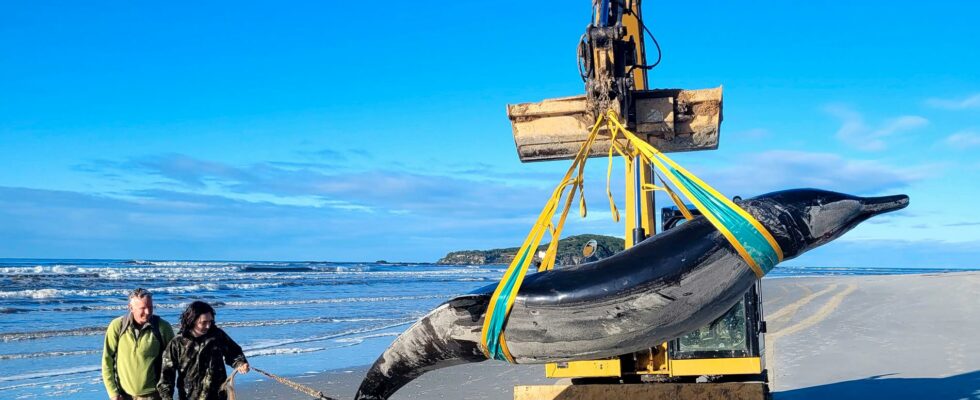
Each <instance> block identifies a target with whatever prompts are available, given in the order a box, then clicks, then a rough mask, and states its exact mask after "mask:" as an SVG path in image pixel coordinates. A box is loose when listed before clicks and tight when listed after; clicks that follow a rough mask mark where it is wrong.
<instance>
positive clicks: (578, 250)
mask: <svg viewBox="0 0 980 400" xmlns="http://www.w3.org/2000/svg"><path fill="white" fill-rule="evenodd" d="M592 239H595V241H596V242H598V243H599V248H598V249H596V254H595V256H594V257H595V258H599V259H601V258H606V257H609V256H611V255H613V254H616V253H618V252H620V251H623V246H624V241H623V239H620V238H617V237H612V236H604V235H577V236H569V237H567V238H564V239H561V240H559V241H558V255H557V257H556V260H555V263H556V264H557V265H573V264H579V263H581V262H582V259H583V258H584V257H582V246H585V243H587V242H588V241H589V240H592ZM547 248H548V244H547V243H545V244H542V245H541V246H538V251H544V250H546V249H547ZM518 249H519V248H517V247H509V248H506V249H491V250H462V251H453V252H450V253H449V254H446V256H445V257H443V258H441V259H439V261H437V262H436V263H437V264H469V265H483V264H510V262H511V260H513V259H514V255H515V254H516V253H517V250H518ZM534 258H535V260H537V259H538V257H537V252H535V257H534Z"/></svg>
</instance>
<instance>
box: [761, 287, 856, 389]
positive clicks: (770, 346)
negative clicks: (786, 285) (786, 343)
mask: <svg viewBox="0 0 980 400" xmlns="http://www.w3.org/2000/svg"><path fill="white" fill-rule="evenodd" d="M837 286H839V285H837V284H833V285H831V286H830V287H828V288H826V289H824V290H821V291H819V292H817V293H814V294H812V295H810V296H807V297H804V298H802V299H800V300H798V301H797V302H795V303H793V304H790V305H788V306H786V307H783V308H781V309H780V310H779V311H776V312H775V313H773V315H772V316H771V317H776V318H784V317H786V316H787V315H792V314H795V313H796V311H797V310H799V309H800V308H801V307H803V306H804V305H806V304H807V303H809V302H810V301H812V300H813V299H815V298H817V297H818V296H819V295H821V294H824V293H829V292H830V291H832V290H834V289H836V288H837ZM855 290H857V285H855V284H849V285H847V287H845V288H844V290H842V291H841V292H840V293H837V294H835V295H834V297H831V298H830V300H827V302H826V303H824V305H823V306H822V307H820V309H819V310H817V312H815V313H813V315H810V316H809V317H806V318H804V319H803V320H802V321H800V322H797V323H795V324H793V325H790V326H787V327H785V328H783V329H780V330H778V331H776V332H773V333H768V334H766V336H765V338H766V363H767V364H768V363H773V364H775V361H776V358H775V354H776V340H778V339H779V338H782V337H784V336H788V335H792V334H794V333H797V332H799V331H802V330H804V329H807V328H810V327H812V326H814V325H816V324H818V323H820V321H823V320H824V319H826V318H827V317H828V316H830V314H832V313H833V312H834V310H836V309H837V307H838V306H840V304H841V303H842V302H844V298H846V297H847V296H848V295H850V294H851V293H853V292H854V291H855ZM784 310H785V312H784ZM777 314H779V315H777ZM769 381H770V383H771V384H772V385H773V386H775V385H776V376H775V374H773V375H769Z"/></svg>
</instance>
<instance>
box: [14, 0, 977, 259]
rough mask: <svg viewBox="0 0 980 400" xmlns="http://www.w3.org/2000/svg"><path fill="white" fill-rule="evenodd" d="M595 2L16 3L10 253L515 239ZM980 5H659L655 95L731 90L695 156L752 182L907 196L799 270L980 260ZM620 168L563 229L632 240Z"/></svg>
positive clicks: (401, 249)
mask: <svg viewBox="0 0 980 400" xmlns="http://www.w3.org/2000/svg"><path fill="white" fill-rule="evenodd" d="M576 3H577V4H576ZM589 3H590V2H587V1H580V2H574V3H573V2H569V1H567V0H565V1H535V2H527V1H522V2H517V1H495V2H442V3H439V4H435V3H433V4H431V5H430V4H426V5H418V4H415V3H412V2H389V1H376V2H370V3H369V4H368V3H365V5H364V6H348V7H347V8H345V7H342V6H340V3H339V2H301V1H297V2H285V3H283V2H279V3H275V4H273V3H271V2H249V1H235V2H224V1H213V2H205V3H200V2H195V3H191V2H166V3H147V2H72V1H64V2H55V1H36V2H3V3H0V257H5V258H14V257H18V258H121V259H194V260H211V259H216V260H331V261H374V260H381V259H384V260H388V261H434V260H436V259H438V258H439V257H441V256H443V255H444V254H445V253H446V252H448V251H452V250H461V249H488V248H496V247H512V246H518V245H519V244H520V243H521V241H522V240H523V238H524V235H526V234H527V231H528V230H529V229H530V227H531V224H532V222H533V221H534V219H535V217H536V215H537V213H538V212H539V211H540V209H541V207H542V206H543V204H544V202H545V201H546V199H547V197H548V195H549V194H550V192H551V191H552V190H553V188H554V186H555V185H556V184H557V181H558V180H559V179H560V177H561V175H562V174H563V172H564V170H565V169H566V168H567V167H568V161H555V162H543V163H531V164H522V163H521V162H520V161H519V160H518V158H517V152H516V149H515V147H514V141H513V137H512V134H511V127H510V122H509V120H508V119H507V116H506V111H505V105H507V104H516V103H523V102H532V101H540V100H542V99H545V98H553V97H562V96H572V95H577V94H580V93H582V92H583V84H582V81H581V80H580V78H579V76H578V69H577V66H576V63H575V47H576V44H577V42H578V39H579V37H580V36H581V34H582V33H583V31H584V29H585V26H586V25H587V23H588V21H589V17H590V7H589ZM344 4H354V3H344ZM978 9H980V4H973V3H970V2H959V1H955V2H954V1H943V0H940V1H934V2H931V3H929V5H928V6H923V4H922V3H921V2H908V1H889V2H884V1H870V2H859V3H856V4H845V3H841V2H828V1H811V2H785V1H754V2H738V3H732V2H726V1H702V2H693V3H692V2H665V1H653V0H647V1H645V2H644V5H643V17H644V20H645V22H646V24H647V25H648V26H649V27H650V28H651V30H652V32H653V33H654V35H656V38H657V40H658V41H659V43H660V44H661V46H662V48H663V61H662V62H661V64H660V65H659V66H658V67H657V68H655V69H654V70H652V71H651V72H650V74H649V79H650V81H651V86H652V87H659V88H665V87H669V88H687V89H698V88H711V87H717V86H719V85H722V86H723V87H724V122H723V123H722V126H721V139H720V146H719V149H718V150H713V151H701V152H691V153H683V154H678V155H676V157H674V158H675V160H677V161H678V162H680V163H681V164H682V165H685V166H686V167H687V168H688V169H689V170H691V171H692V172H694V173H696V174H697V175H699V176H700V177H702V178H703V179H704V180H706V181H707V182H709V183H711V184H712V185H713V186H715V187H716V188H718V189H719V190H720V191H721V192H722V193H725V194H727V195H732V196H734V195H740V196H742V197H751V196H755V195H759V194H763V193H766V192H769V191H775V190H782V189H791V188H799V187H816V188H821V189H828V190H835V191H841V192H846V193H850V194H855V195H862V196H870V195H885V194H898V193H904V194H908V195H909V196H910V197H911V204H910V206H909V207H908V208H906V209H905V210H902V211H901V212H897V213H893V214H889V215H886V216H882V217H878V218H876V219H874V220H872V221H869V222H867V223H865V224H863V225H862V226H860V227H858V228H857V229H855V230H853V231H851V232H849V233H848V234H847V235H845V236H844V237H843V238H841V239H839V240H837V241H836V242H833V243H831V244H829V245H827V246H825V247H823V248H820V249H817V250H814V251H813V252H811V253H808V254H806V255H804V256H802V257H800V258H798V259H796V260H791V261H788V262H787V263H788V264H791V265H813V266H841V267H903V266H907V267H937V268H962V267H980V262H978V261H976V260H978V259H980V211H978V210H977V208H976V202H975V201H974V200H973V199H975V198H977V197H978V196H980V185H978V184H977V183H976V182H977V178H976V176H977V175H980V157H978V156H977V153H978V152H980V118H978V117H980V74H978V73H977V71H980V52H978V51H977V49H980V31H978V28H977V27H976V23H975V16H976V15H978V11H980V10H978ZM647 42H648V47H650V49H649V51H650V53H653V48H652V46H650V43H649V42H650V41H649V39H647ZM621 164H622V163H621V162H619V161H617V162H616V171H615V172H614V174H613V179H612V182H611V185H612V187H613V192H614V197H615V199H616V201H617V202H618V203H619V204H620V209H622V208H623V206H622V202H623V185H624V179H623V173H622V166H621ZM605 165H606V160H604V159H598V158H597V159H592V160H590V164H589V167H588V168H587V177H586V201H587V203H588V205H589V207H588V211H589V213H588V217H587V218H585V219H580V218H578V217H577V216H576V213H575V212H573V213H572V215H573V216H572V217H570V218H569V222H568V224H569V225H568V227H567V228H566V233H567V234H576V233H587V232H588V233H600V234H611V235H616V236H622V235H623V227H622V225H619V224H616V223H614V222H612V220H611V218H610V212H609V209H608V205H607V204H608V201H607V200H606V197H605V172H606V171H605V168H606V167H605ZM658 204H659V205H667V203H666V202H665V201H664V199H663V198H658Z"/></svg>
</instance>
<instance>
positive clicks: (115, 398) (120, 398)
mask: <svg viewBox="0 0 980 400" xmlns="http://www.w3.org/2000/svg"><path fill="white" fill-rule="evenodd" d="M109 400H124V399H123V395H121V394H117V395H115V396H112V397H110V398H109Z"/></svg>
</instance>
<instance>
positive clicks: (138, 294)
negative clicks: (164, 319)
mask: <svg viewBox="0 0 980 400" xmlns="http://www.w3.org/2000/svg"><path fill="white" fill-rule="evenodd" d="M144 297H146V298H149V299H152V298H153V293H150V291H149V290H146V289H143V288H136V289H134V290H133V291H132V292H129V300H133V299H142V298H144Z"/></svg>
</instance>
